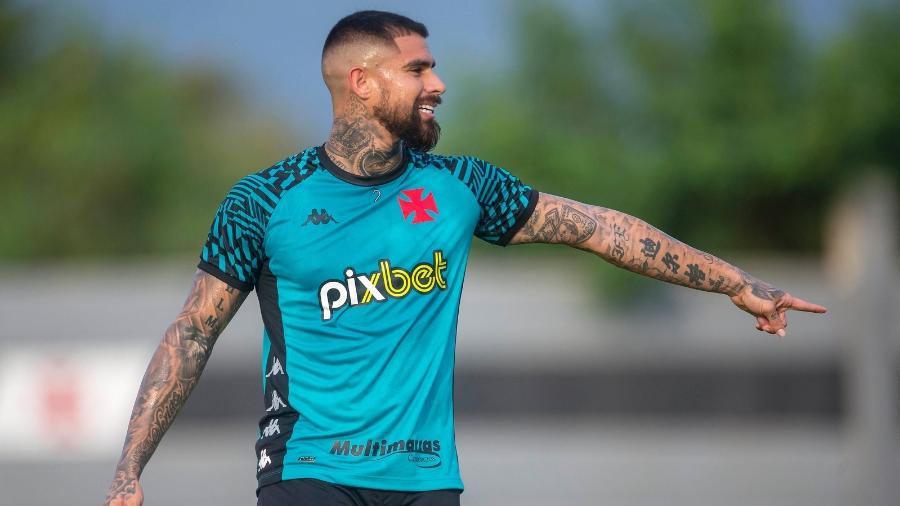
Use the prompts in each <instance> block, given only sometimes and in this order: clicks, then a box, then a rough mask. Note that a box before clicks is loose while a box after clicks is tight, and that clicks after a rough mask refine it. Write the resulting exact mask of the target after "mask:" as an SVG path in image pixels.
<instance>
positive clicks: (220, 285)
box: [106, 270, 248, 506]
mask: <svg viewBox="0 0 900 506" xmlns="http://www.w3.org/2000/svg"><path fill="white" fill-rule="evenodd" d="M247 293H248V292H242V291H240V290H238V289H236V288H234V287H232V286H230V285H228V284H227V283H225V282H223V281H220V280H219V279H217V278H215V277H213V276H211V275H209V274H207V273H205V272H203V271H200V270H198V271H197V273H196V274H195V276H194V281H193V286H192V287H191V292H190V294H189V295H188V298H187V300H186V301H185V303H184V307H183V308H182V310H181V313H179V315H178V317H177V318H176V319H175V321H174V322H173V323H172V324H171V325H170V326H169V328H168V329H167V330H166V333H165V335H164V336H163V338H162V341H160V343H159V346H158V347H157V348H156V353H154V355H153V358H152V359H150V364H149V365H148V366H147V372H146V373H144V379H143V381H141V387H140V389H139V390H138V394H137V399H136V400H135V402H134V409H133V410H132V412H131V420H130V421H129V423H128V432H127V434H126V437H125V446H124V448H123V449H122V456H121V457H120V458H119V463H118V466H117V467H116V474H115V478H114V479H113V482H112V484H111V485H110V487H109V491H108V492H107V495H106V504H107V505H109V506H117V505H123V506H126V505H127V506H130V505H140V504H141V503H142V502H143V493H142V491H141V487H140V484H139V483H138V479H139V478H140V476H141V473H142V472H143V470H144V466H145V465H146V464H147V461H148V460H150V456H151V455H153V452H154V450H156V447H157V446H158V445H159V442H160V440H161V439H162V437H163V434H165V433H166V430H168V429H169V426H170V425H172V421H173V420H174V419H175V415H177V414H178V411H179V410H180V409H181V406H183V405H184V403H185V401H186V400H187V398H188V395H190V393H191V391H192V390H193V389H194V386H195V385H196V384H197V381H198V380H199V379H200V374H201V373H202V372H203V368H204V367H205V366H206V362H207V360H209V355H210V353H212V348H213V345H214V344H215V342H216V339H217V338H218V337H219V334H220V333H221V332H222V329H224V328H225V326H226V325H227V324H228V322H229V321H230V320H231V318H232V317H233V316H234V314H235V313H236V312H237V310H238V308H239V307H240V306H241V303H242V302H243V301H244V299H245V298H246V297H247Z"/></svg>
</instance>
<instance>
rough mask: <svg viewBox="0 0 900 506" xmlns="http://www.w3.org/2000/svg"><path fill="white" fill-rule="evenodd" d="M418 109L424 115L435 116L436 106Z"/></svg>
mask: <svg viewBox="0 0 900 506" xmlns="http://www.w3.org/2000/svg"><path fill="white" fill-rule="evenodd" d="M418 109H419V110H420V111H422V112H424V113H427V114H431V115H434V106H433V105H420V106H419V107H418Z"/></svg>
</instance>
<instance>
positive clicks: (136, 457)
mask: <svg viewBox="0 0 900 506" xmlns="http://www.w3.org/2000/svg"><path fill="white" fill-rule="evenodd" d="M427 35H428V32H427V30H426V29H425V27H424V26H423V25H421V24H420V23H417V22H415V21H412V20H410V19H408V18H406V17H403V16H399V15H396V14H391V13H386V12H377V11H364V12H358V13H356V14H353V15H351V16H348V17H346V18H344V19H342V20H341V21H339V22H338V23H337V25H335V27H334V28H333V29H332V30H331V32H330V34H329V35H328V38H327V40H326V42H325V47H324V50H323V53H322V74H323V76H324V79H325V83H326V84H327V86H328V89H329V90H330V92H331V96H332V101H333V108H334V123H333V127H332V130H331V134H330V136H329V138H328V140H327V141H326V142H325V143H324V145H323V146H319V147H313V148H309V149H306V150H304V151H302V152H300V153H298V154H297V155H294V156H292V157H290V158H288V159H286V160H284V161H282V162H280V163H279V164H277V165H275V166H273V167H271V168H269V169H266V170H263V171H261V172H258V173H256V174H253V175H250V176H247V177H245V178H243V179H242V180H241V181H239V182H238V183H237V184H236V185H235V186H234V187H233V188H232V190H231V191H230V192H229V193H228V195H227V196H226V198H225V200H224V202H223V203H222V205H221V206H220V207H219V209H218V212H217V213H216V216H215V219H214V221H213V224H212V229H211V231H210V233H209V236H208V239H207V242H206V245H205V246H204V248H203V251H202V254H201V262H200V265H199V270H198V271H197V274H196V276H195V278H194V284H193V287H192V289H191V292H190V295H189V296H188V299H187V301H186V302H185V305H184V309H183V310H182V312H181V314H179V316H178V317H177V318H176V320H175V322H174V323H173V324H172V325H171V326H170V327H169V329H168V330H167V331H166V334H165V337H164V338H163V340H162V342H161V343H160V345H159V347H158V349H157V350H156V353H155V355H154V356H153V358H152V360H151V362H150V365H149V367H148V369H147V373H146V375H145V377H144V380H143V382H142V384H141V387H140V391H139V392H138V397H137V401H136V402H135V407H134V411H133V413H132V416H131V422H130V423H129V427H128V434H127V438H126V441H125V447H124V449H123V452H122V457H121V459H120V461H119V465H118V468H117V470H116V475H115V479H114V481H113V483H112V485H111V487H110V489H109V493H108V496H107V503H108V504H113V505H119V504H129V505H130V504H140V503H141V501H142V492H141V488H140V485H139V484H138V478H139V477H140V474H141V472H142V470H143V468H144V466H145V464H146V463H147V461H148V459H149V458H150V456H151V454H152V453H153V451H154V449H155V448H156V446H157V445H158V444H159V441H160V439H161V438H162V436H163V434H164V433H165V431H166V430H167V429H168V427H169V425H170V424H171V423H172V420H173V419H174V417H175V415H176V413H177V412H178V410H179V408H180V407H181V406H182V404H183V403H184V402H185V399H186V398H187V396H188V394H189V393H190V391H191V389H192V388H193V387H194V385H195V384H196V383H197V380H198V379H199V377H200V374H201V372H202V370H203V367H204V365H205V364H206V361H207V359H208V358H209V355H210V352H211V351H212V347H213V344H214V343H215V341H216V338H217V337H218V335H219V333H220V332H221V330H222V329H223V328H224V327H225V326H226V325H227V323H228V321H229V320H230V319H231V317H232V316H233V315H234V314H235V312H236V311H237V309H238V307H240V305H241V303H242V302H243V300H244V298H245V297H246V295H247V293H248V292H249V291H250V290H251V289H253V288H256V290H257V294H258V297H259V301H260V309H261V313H262V319H263V322H264V325H265V335H264V344H263V353H262V359H263V390H264V392H263V393H264V398H265V408H266V411H265V414H264V416H263V417H262V419H261V421H260V424H259V439H258V441H257V444H256V459H257V464H256V468H257V479H258V485H259V488H258V489H257V494H258V504H259V505H262V506H272V505H288V504H290V505H307V504H309V505H313V504H315V505H344V504H397V505H406V504H410V505H412V504H415V505H419V506H430V505H451V504H453V505H456V504H459V494H460V492H461V491H462V488H463V484H462V481H461V480H460V477H459V469H458V464H457V457H456V447H455V438H454V432H453V367H454V347H455V333H456V318H457V313H458V307H459V296H460V291H461V289H462V283H463V274H464V272H465V265H466V259H467V256H468V249H469V245H470V238H471V236H472V234H473V233H474V234H475V235H476V236H478V237H480V238H481V239H484V240H486V241H488V242H491V243H495V244H499V245H506V244H524V243H536V242H542V243H558V244H566V245H569V246H573V247H575V248H579V249H583V250H586V251H589V252H592V253H594V254H596V255H598V256H600V257H601V258H603V259H604V260H606V261H608V262H611V263H613V264H615V265H617V266H619V267H623V268H625V269H629V270H631V271H634V272H637V273H640V274H643V275H645V276H650V277H654V278H657V279H661V280H663V281H668V282H671V283H677V284H680V285H684V286H689V287H692V288H696V289H700V290H706V291H712V292H717V293H723V294H726V295H728V296H729V297H730V298H731V300H732V302H734V304H735V305H737V306H738V307H739V308H741V309H743V310H745V311H747V312H749V313H750V314H752V315H754V317H755V318H756V327H757V328H758V329H759V330H763V331H766V332H769V333H773V334H778V335H780V336H784V335H785V328H786V327H787V319H786V311H787V310H789V309H796V310H801V311H812V312H817V313H822V312H825V308H823V307H821V306H818V305H815V304H811V303H808V302H804V301H802V300H800V299H798V298H795V297H792V296H791V295H789V294H787V293H785V292H783V291H781V290H779V289H777V288H775V287H774V286H772V285H769V284H766V283H763V282H762V281H759V280H757V279H755V278H753V277H751V276H749V275H748V274H746V273H744V272H743V271H741V270H740V269H738V268H736V267H733V266H731V265H729V264H727V263H725V262H724V261H722V260H719V259H718V258H716V257H713V256H712V255H709V254H706V253H703V252H701V251H697V250H695V249H693V248H691V247H690V246H687V245H685V244H683V243H681V242H679V241H677V240H675V239H673V238H671V237H669V236H667V235H665V234H663V233H662V232H660V231H659V230H657V229H655V228H653V227H652V226H650V225H648V224H647V223H644V222H643V221H641V220H639V219H637V218H634V217H631V216H628V215H626V214H624V213H620V212H618V211H614V210H611V209H606V208H602V207H596V206H591V205H587V204H582V203H579V202H574V201H571V200H567V199H564V198H561V197H555V196H553V195H548V194H544V193H538V192H537V191H535V190H533V189H532V188H530V187H529V186H527V185H525V184H524V183H522V182H521V181H519V180H518V179H516V178H515V177H514V176H512V175H511V174H509V173H508V172H506V171H505V170H503V169H500V168H498V167H495V166H494V165H491V164H490V163H487V162H485V161H482V160H479V159H476V158H470V157H445V156H436V155H431V154H428V152H429V151H431V149H432V148H433V147H434V146H435V144H436V143H437V140H438V137H439V134H440V128H439V126H438V123H437V121H436V120H435V119H434V118H435V109H436V108H437V106H438V105H439V104H440V103H441V95H442V94H443V93H444V90H445V88H444V83H443V82H441V80H440V79H439V78H438V76H437V74H435V72H434V66H435V62H434V58H433V57H432V55H431V53H430V51H429V49H428V46H427V44H426V42H425V38H426V37H427Z"/></svg>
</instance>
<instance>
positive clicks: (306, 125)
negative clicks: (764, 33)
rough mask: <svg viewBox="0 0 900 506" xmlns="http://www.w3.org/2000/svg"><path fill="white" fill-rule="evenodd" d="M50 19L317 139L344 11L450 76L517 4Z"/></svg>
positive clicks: (493, 61) (818, 9)
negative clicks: (389, 17) (396, 34)
mask: <svg viewBox="0 0 900 506" xmlns="http://www.w3.org/2000/svg"><path fill="white" fill-rule="evenodd" d="M23 3H25V4H26V5H29V4H30V5H38V6H40V9H41V11H43V12H45V13H48V14H49V15H50V16H51V17H52V18H56V19H62V20H66V19H73V18H74V19H82V20H85V21H87V22H88V23H90V24H91V25H92V26H95V27H96V28H97V29H98V30H99V31H100V35H101V36H102V37H103V38H104V39H105V40H107V41H108V42H109V43H110V44H113V45H116V44H130V43H132V42H134V41H137V42H138V43H141V44H142V45H144V46H146V47H149V48H151V50H152V51H153V52H155V53H156V54H157V55H158V56H159V57H160V58H161V59H162V60H164V61H166V62H168V63H170V64H173V65H178V66H190V65H198V64H199V65H204V66H208V65H210V64H212V65H214V66H215V67H217V68H220V69H222V70H224V71H225V72H226V73H227V74H229V75H230V76H232V77H233V78H234V81H235V82H236V83H237V85H238V89H239V90H240V91H241V92H242V93H243V95H244V96H245V97H247V99H248V100H249V101H250V103H251V104H253V105H254V106H256V107H260V108H264V109H265V110H266V111H270V112H272V113H274V114H276V115H277V116H278V117H280V118H282V119H283V120H284V121H286V122H287V123H288V124H289V125H292V126H294V127H296V128H298V129H302V131H303V132H305V133H307V134H310V135H311V136H312V137H313V138H324V136H325V135H326V134H327V132H328V129H329V127H330V115H331V105H330V99H329V97H328V94H327V91H326V90H325V87H324V85H323V84H322V81H321V77H320V74H319V54H320V51H321V47H322V42H323V41H324V40H325V36H326V34H327V33H328V30H329V29H330V28H331V26H332V25H333V24H334V23H335V22H336V21H337V20H338V19H340V18H341V17H342V16H345V15H347V14H349V13H351V12H353V11H356V10H361V9H369V8H375V9H384V10H392V11H395V12H399V13H401V14H405V15H407V16H410V17H412V18H413V19H416V20H419V21H422V22H424V23H425V24H426V25H427V26H428V28H429V30H430V32H431V37H430V38H429V44H430V46H431V49H432V53H433V54H434V55H435V57H436V59H437V61H438V72H439V73H440V75H441V76H442V78H443V79H444V81H445V82H446V83H447V84H448V95H447V97H445V98H447V99H448V102H447V104H448V105H450V104H451V103H452V92H453V86H454V83H458V82H460V81H461V80H462V79H463V78H464V76H465V75H466V74H467V73H471V72H474V71H483V72H491V71H494V70H496V69H497V68H498V67H501V68H502V66H503V65H504V63H505V61H507V60H508V58H509V56H510V54H511V47H510V29H511V27H510V25H509V23H508V22H507V17H508V15H509V13H510V12H512V9H514V8H516V6H517V5H520V4H521V2H515V1H514V0H497V1H478V0H454V1H443V2H425V1H421V0H420V1H412V0H396V1H382V2H360V1H349V0H329V1H325V2H323V1H314V2H301V1H291V0H261V1H258V2H252V3H251V2H247V1H244V0H220V1H210V0H156V1H153V2H145V1H122V0H55V1H51V0H32V1H26V2H23ZM558 3H559V4H560V6H561V8H564V9H567V10H569V11H571V12H572V14H573V15H574V16H576V17H577V16H578V14H579V12H582V11H585V10H587V9H588V8H590V10H591V11H593V12H595V11H594V7H593V4H597V3H599V4H601V5H603V4H607V3H608V2H602V1H601V2H597V1H591V0H564V1H560V2H558ZM848 3H849V0H793V1H792V2H790V3H789V5H791V6H792V8H795V9H798V10H799V12H800V13H801V16H800V19H801V20H802V22H803V23H804V24H805V27H806V28H807V31H809V32H811V33H812V34H813V35H815V34H818V33H822V32H827V31H828V30H830V29H831V28H833V27H834V26H835V25H836V24H837V23H838V22H839V19H840V17H841V15H842V13H843V12H844V11H846V6H847V5H848Z"/></svg>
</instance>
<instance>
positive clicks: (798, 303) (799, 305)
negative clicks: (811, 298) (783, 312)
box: [789, 296, 828, 313]
mask: <svg viewBox="0 0 900 506" xmlns="http://www.w3.org/2000/svg"><path fill="white" fill-rule="evenodd" d="M789 307H790V308H791V309H795V310H797V311H807V312H809V313H824V312H826V311H828V309H826V308H825V306H820V305H818V304H813V303H812V302H807V301H805V300H803V299H801V298H799V297H794V296H791V303H790V306H789Z"/></svg>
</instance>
